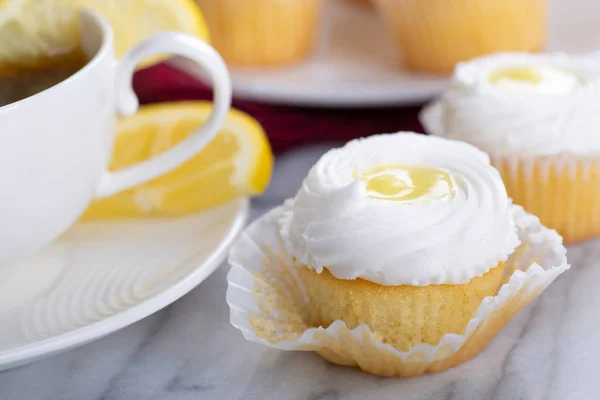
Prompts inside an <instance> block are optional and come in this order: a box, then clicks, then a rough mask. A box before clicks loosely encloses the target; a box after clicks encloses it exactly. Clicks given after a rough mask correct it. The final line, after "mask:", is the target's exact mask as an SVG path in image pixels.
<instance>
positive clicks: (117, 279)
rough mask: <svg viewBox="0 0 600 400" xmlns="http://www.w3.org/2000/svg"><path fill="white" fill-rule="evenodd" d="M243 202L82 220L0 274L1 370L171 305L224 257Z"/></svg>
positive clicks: (246, 206) (241, 214) (242, 216)
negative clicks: (183, 212)
mask: <svg viewBox="0 0 600 400" xmlns="http://www.w3.org/2000/svg"><path fill="white" fill-rule="evenodd" d="M248 209H249V202H248V200H247V199H240V200H237V201H233V202H231V203H228V204H226V205H223V206H220V207H216V208H213V209H211V210H208V211H205V212H202V213H198V214H194V215H191V216H187V217H183V218H178V219H146V220H132V221H125V222H103V223H82V224H79V225H77V226H75V227H74V228H73V229H71V230H70V231H69V232H67V233H66V234H65V235H64V236H63V237H61V238H60V239H59V240H58V241H56V242H55V243H53V244H52V245H50V246H48V247H47V248H46V249H44V250H42V251H41V252H40V253H39V254H37V255H35V256H33V257H31V258H30V259H28V260H27V261H25V262H23V263H21V264H19V265H17V266H15V267H13V268H11V269H10V271H9V272H3V273H2V275H1V276H0V370H3V369H7V368H12V367H16V366H18V365H22V364H26V363H29V362H32V361H35V360H38V359H40V358H43V357H47V356H49V355H51V354H55V353H58V352H61V351H64V350H67V349H70V348H73V347H75V346H79V345H82V344H84V343H88V342H90V341H92V340H95V339H98V338H100V337H102V336H105V335H107V334H109V333H111V332H114V331H116V330H118V329H121V328H123V327H125V326H127V325H129V324H132V323H133V322H136V321H138V320H140V319H142V318H144V317H146V316H148V315H150V314H152V313H154V312H156V311H158V310H160V309H161V308H163V307H165V306H167V305H168V304H170V303H172V302H174V301H175V300H177V299H178V298H180V297H181V296H183V295H184V294H186V293H187V292H189V291H190V290H192V289H193V288H194V287H196V286H197V285H198V284H199V283H200V282H202V281H203V280H204V279H206V278H207V277H208V276H209V275H210V274H211V273H212V272H213V271H214V270H215V269H216V268H217V267H218V266H219V265H220V264H221V263H222V262H223V261H224V259H225V257H226V253H227V250H228V248H229V245H230V244H231V242H232V241H233V239H234V238H235V236H236V235H237V234H238V233H239V232H240V230H241V229H242V228H243V226H244V223H245V221H246V217H247V215H248Z"/></svg>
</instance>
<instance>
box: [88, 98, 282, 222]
mask: <svg viewBox="0 0 600 400" xmlns="http://www.w3.org/2000/svg"><path fill="white" fill-rule="evenodd" d="M211 110H212V103H210V102H200V101H191V102H180V103H163V104H155V105H147V106H143V107H142V108H141V109H140V110H139V111H138V112H137V113H136V114H135V115H134V116H132V117H128V118H124V119H121V120H120V121H119V123H118V126H117V134H116V138H115V147H114V151H113V156H112V161H111V165H110V169H111V170H113V171H115V170H119V169H121V168H124V167H128V166H130V165H132V164H135V163H137V162H140V161H143V160H146V159H148V158H150V157H152V156H154V155H157V154H159V153H162V152H164V151H165V150H167V149H169V148H171V147H172V146H174V145H175V144H177V143H179V142H180V141H181V140H183V139H184V138H185V137H187V136H188V135H189V134H190V133H192V132H193V131H194V130H195V129H196V128H198V127H199V126H201V125H202V124H203V123H204V121H205V120H206V119H207V118H208V116H209V115H210V113H211ZM272 167H273V154H272V152H271V148H270V145H269V141H268V140H267V137H266V135H265V132H264V131H263V129H262V127H261V126H260V124H259V123H258V122H257V121H256V120H254V119H253V118H252V117H250V116H248V115H247V114H244V113H242V112H241V111H237V110H233V109H232V110H230V112H229V114H228V116H227V118H226V120H225V123H224V125H223V127H222V128H221V130H220V132H219V133H218V134H217V136H216V137H215V138H214V139H213V140H212V141H211V142H210V143H209V144H208V145H207V147H205V148H204V149H203V150H202V151H201V152H200V153H198V154H197V155H196V156H195V157H193V158H192V159H191V160H189V161H187V162H186V163H184V164H183V165H181V166H179V167H178V168H176V169H175V170H173V171H171V172H169V173H167V174H166V175H163V176H161V177H159V178H156V179H154V180H152V181H151V182H149V183H147V184H144V185H140V186H138V187H136V188H133V189H131V190H128V191H126V192H122V193H119V194H117V195H115V196H112V197H109V198H106V199H101V200H96V201H94V202H93V203H92V204H91V205H90V207H89V208H88V210H87V211H86V212H85V214H84V216H83V218H84V219H98V218H123V217H140V216H149V215H165V216H173V215H181V214H185V213H190V212H194V211H198V210H202V209H204V208H207V207H210V206H213V205H216V204H221V203H224V202H227V201H229V200H231V199H234V198H237V197H240V196H253V195H257V194H260V193H262V192H263V191H264V190H265V188H266V187H267V185H268V183H269V180H270V177H271V170H272Z"/></svg>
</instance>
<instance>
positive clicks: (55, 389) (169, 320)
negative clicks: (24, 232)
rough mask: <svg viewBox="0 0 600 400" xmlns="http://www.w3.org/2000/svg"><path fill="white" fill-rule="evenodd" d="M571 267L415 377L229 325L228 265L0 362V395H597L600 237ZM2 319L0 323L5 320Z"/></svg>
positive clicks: (472, 398)
mask: <svg viewBox="0 0 600 400" xmlns="http://www.w3.org/2000/svg"><path fill="white" fill-rule="evenodd" d="M326 149H327V146H319V147H310V148H305V149H300V150H297V151H294V152H292V153H289V154H286V155H284V156H282V157H280V158H279V159H278V160H277V164H276V168H275V176H274V180H273V183H272V185H271V187H270V189H269V190H268V191H267V193H266V194H265V195H264V196H262V197H261V198H258V199H255V201H254V202H253V214H252V216H253V218H255V217H257V216H259V215H261V214H262V213H264V212H265V211H267V210H269V209H270V208H272V207H273V206H275V205H277V204H279V203H281V202H282V201H283V199H284V198H286V197H289V196H292V195H293V194H294V193H295V190H296V189H297V188H298V186H299V184H300V182H301V180H302V178H303V176H304V175H305V174H306V172H307V171H308V169H309V167H310V166H311V165H312V164H313V163H314V162H315V161H316V160H317V159H318V157H319V156H320V155H321V154H322V153H323V151H325V150H326ZM568 256H569V260H570V263H571V264H572V266H573V267H572V269H571V270H570V271H569V272H567V273H565V274H564V275H563V276H561V277H559V279H558V280H557V281H556V282H555V283H554V284H553V285H552V286H551V287H550V288H549V289H548V290H547V291H546V292H545V293H544V294H543V295H542V296H541V297H540V298H539V299H537V300H536V301H535V302H534V303H532V304H530V305H529V306H528V307H527V308H525V309H524V310H522V311H521V312H520V313H519V314H518V315H517V317H516V318H515V319H514V320H513V321H512V322H511V323H510V324H508V325H507V326H506V327H505V328H504V330H502V331H501V332H500V334H499V335H498V336H497V337H496V338H495V339H494V340H493V342H492V343H491V344H490V346H489V347H488V348H487V349H486V350H485V351H484V352H482V353H481V354H480V355H479V356H477V357H476V358H475V359H473V360H472V361H470V362H467V363H465V364H463V365H461V366H458V367H456V368H453V369H451V370H449V371H446V372H443V373H439V374H434V375H426V376H421V377H416V378H407V379H399V378H378V377H374V376H369V375H366V374H364V373H361V372H359V371H358V370H354V369H350V368H342V367H337V366H333V365H330V364H328V363H327V362H326V361H324V360H322V359H321V358H320V357H319V356H317V355H315V354H312V353H299V352H296V353H291V352H282V351H278V350H274V349H270V348H266V347H263V346H261V345H258V344H255V343H250V342H247V341H246V340H245V339H244V338H243V336H242V334H241V333H240V332H239V331H237V330H236V329H234V328H233V327H232V326H231V325H230V324H229V309H228V307H227V304H226V303H225V289H226V282H225V276H226V273H227V270H228V267H227V266H223V267H222V268H220V269H219V270H218V271H217V272H216V273H214V274H213V275H212V276H211V277H210V278H209V279H207V280H206V281H204V282H203V283H202V284H201V285H200V286H198V287H197V288H196V289H195V290H193V291H192V292H191V293H190V294H188V295H186V296H185V297H183V298H182V299H181V300H179V301H177V302H176V303H174V304H172V305H171V306H169V307H167V308H166V309H164V310H162V311H160V312H158V313H156V314H154V315H152V316H151V317H149V318H146V319H144V320H142V321H140V322H138V323H136V324H134V325H132V326H130V327H128V328H125V329H123V330H121V331H119V332H117V333H115V334H113V335H110V336H108V337H106V338H104V339H101V340H98V341H96V342H93V343H91V344H88V345H86V346H83V347H81V348H78V349H75V350H71V351H69V352H66V353H63V354H60V355H57V356H54V357H51V358H48V359H45V360H42V361H39V362H36V363H33V364H30V365H26V366H23V367H20V368H16V369H12V370H9V371H5V372H0V399H2V400H4V399H28V400H29V399H31V400H34V399H57V400H58V399H60V400H71V399H72V400H87V399H94V400H96V399H97V400H101V399H102V400H117V399H123V400H136V399H159V400H171V399H172V400H187V399H190V400H191V399H194V400H202V399H223V400H234V399H244V400H253V399H257V400H258V399H261V400H269V399H286V400H337V399H340V400H351V399H378V400H379V399H380V400H387V399H390V400H391V399H394V400H396V399H403V400H412V399H414V400H426V399H457V400H480V399H494V400H496V399H498V400H504V399H507V400H509V399H510V400H512V399H540V400H542V399H543V400H545V399H551V400H554V399H556V400H566V399H569V400H570V399H582V400H587V399H597V398H600V395H599V394H598V392H599V389H598V387H599V386H598V385H599V383H600V361H599V360H600V318H598V310H599V309H600V290H599V289H598V286H599V284H600V239H599V240H596V241H591V242H588V243H585V244H582V245H579V246H573V247H571V248H569V254H568ZM0 329H1V327H0Z"/></svg>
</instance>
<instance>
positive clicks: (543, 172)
mask: <svg viewBox="0 0 600 400" xmlns="http://www.w3.org/2000/svg"><path fill="white" fill-rule="evenodd" d="M599 89H600V69H599V68H598V67H597V65H596V64H595V63H593V62H588V61H586V60H585V59H583V58H576V57H570V56H567V55H564V54H546V55H532V54H516V53H509V54H498V55H493V56H489V57H485V58H481V59H478V60H474V61H471V62H468V63H463V64H460V65H458V66H457V68H456V71H455V73H454V79H453V82H452V84H451V86H450V88H449V89H448V90H447V91H446V92H445V93H444V94H443V95H442V96H441V98H440V99H439V100H438V101H436V102H435V103H433V104H432V105H430V106H429V107H427V108H426V109H425V111H424V112H423V113H422V114H421V121H422V123H423V125H424V127H425V129H426V130H427V131H428V132H429V133H432V134H434V135H439V136H445V137H448V138H451V139H457V140H463V141H466V142H469V143H471V144H473V145H475V146H477V147H479V148H480V149H481V150H483V151H485V152H487V153H489V154H490V155H491V159H492V163H493V165H494V166H495V167H496V168H497V169H498V170H499V171H500V173H501V175H502V178H503V180H504V183H505V185H506V188H507V190H508V194H509V196H510V197H512V199H513V200H514V201H515V203H517V204H520V205H522V206H523V207H524V208H525V209H526V210H527V211H529V212H530V213H532V214H535V215H537V216H538V217H539V218H540V220H541V221H542V223H543V224H544V225H546V226H548V227H550V228H553V229H556V230H557V231H558V233H560V234H561V235H562V236H563V238H564V239H565V242H567V243H573V242H577V241H580V240H584V239H587V238H590V237H592V236H595V235H598V234H600V141H598V140H597V134H598V133H597V130H598V128H597V125H596V123H597V122H598V123H600V91H599Z"/></svg>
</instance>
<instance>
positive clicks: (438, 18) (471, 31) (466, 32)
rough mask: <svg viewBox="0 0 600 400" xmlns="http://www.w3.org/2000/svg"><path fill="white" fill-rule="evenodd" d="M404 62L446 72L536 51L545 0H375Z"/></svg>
mask: <svg viewBox="0 0 600 400" xmlns="http://www.w3.org/2000/svg"><path fill="white" fill-rule="evenodd" d="M375 3H376V5H377V7H378V9H379V10H380V13H381V14H382V15H383V16H384V17H385V19H386V20H387V23H388V25H389V28H390V31H391V32H392V34H393V36H394V39H395V41H396V42H397V44H398V46H399V47H400V49H401V51H402V53H403V55H404V58H405V61H406V63H407V64H408V66H410V67H412V68H415V69H422V70H429V71H437V72H451V71H452V69H453V68H454V65H455V64H456V63H457V62H459V61H466V60H470V59H472V58H475V57H478V56H482V55H485V54H491V53H496V52H501V51H537V50H540V49H541V47H542V46H543V43H544V40H545V24H546V3H547V1H546V0H452V1H448V0H375Z"/></svg>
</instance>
